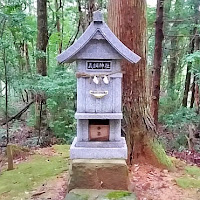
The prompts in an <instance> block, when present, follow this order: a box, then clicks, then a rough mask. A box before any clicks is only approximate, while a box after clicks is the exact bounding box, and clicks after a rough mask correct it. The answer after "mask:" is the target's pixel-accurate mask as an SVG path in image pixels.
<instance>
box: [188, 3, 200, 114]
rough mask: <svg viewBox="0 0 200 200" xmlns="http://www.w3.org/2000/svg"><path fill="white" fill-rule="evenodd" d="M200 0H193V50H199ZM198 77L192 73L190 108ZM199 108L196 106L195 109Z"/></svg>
mask: <svg viewBox="0 0 200 200" xmlns="http://www.w3.org/2000/svg"><path fill="white" fill-rule="evenodd" d="M199 6H200V1H199V0H194V18H195V28H194V29H195V33H194V51H199V50H200V36H199V29H198V25H199V22H200V11H199ZM195 64H196V65H197V66H199V62H197V63H195ZM197 80H198V77H197V75H196V74H194V81H193V83H192V97H191V103H190V108H193V107H194V102H195V97H196V92H198V91H196V89H197V90H198V88H199V86H198V85H196V84H197ZM198 110H199V108H198V106H197V111H198Z"/></svg>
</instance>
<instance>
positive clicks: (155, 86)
mask: <svg viewBox="0 0 200 200" xmlns="http://www.w3.org/2000/svg"><path fill="white" fill-rule="evenodd" d="M163 14H164V0H158V1H157V18H156V32H155V50H154V68H153V76H152V79H153V80H152V95H151V113H152V116H153V119H154V123H155V125H156V126H157V125H158V107H159V99H160V77H161V66H162V56H163V49H162V43H163V39H164V35H163Z"/></svg>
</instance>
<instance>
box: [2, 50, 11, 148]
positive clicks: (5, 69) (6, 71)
mask: <svg viewBox="0 0 200 200" xmlns="http://www.w3.org/2000/svg"><path fill="white" fill-rule="evenodd" d="M3 65H4V71H5V93H6V144H7V145H8V143H9V141H10V136H9V127H8V69H7V64H6V50H5V49H4V50H3Z"/></svg>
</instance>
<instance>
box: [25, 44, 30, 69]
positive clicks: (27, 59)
mask: <svg viewBox="0 0 200 200" xmlns="http://www.w3.org/2000/svg"><path fill="white" fill-rule="evenodd" d="M24 54H25V60H26V70H27V72H29V73H31V66H30V59H29V52H28V44H27V43H25V44H24Z"/></svg>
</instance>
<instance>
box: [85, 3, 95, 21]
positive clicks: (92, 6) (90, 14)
mask: <svg viewBox="0 0 200 200" xmlns="http://www.w3.org/2000/svg"><path fill="white" fill-rule="evenodd" d="M95 10H97V8H96V0H89V1H88V15H87V21H88V24H90V23H91V22H92V20H93V12H94V11H95Z"/></svg>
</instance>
